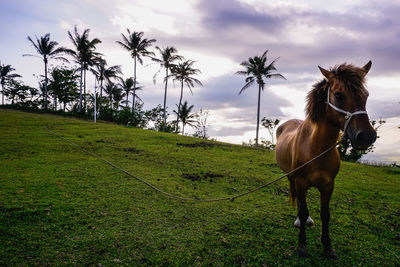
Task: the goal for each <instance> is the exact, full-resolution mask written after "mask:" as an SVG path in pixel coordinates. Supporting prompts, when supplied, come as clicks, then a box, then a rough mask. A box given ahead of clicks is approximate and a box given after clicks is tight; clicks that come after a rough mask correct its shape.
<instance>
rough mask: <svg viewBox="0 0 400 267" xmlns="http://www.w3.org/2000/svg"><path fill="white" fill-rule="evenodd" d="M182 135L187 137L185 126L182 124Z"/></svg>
mask: <svg viewBox="0 0 400 267" xmlns="http://www.w3.org/2000/svg"><path fill="white" fill-rule="evenodd" d="M182 135H185V124H184V123H183V122H182Z"/></svg>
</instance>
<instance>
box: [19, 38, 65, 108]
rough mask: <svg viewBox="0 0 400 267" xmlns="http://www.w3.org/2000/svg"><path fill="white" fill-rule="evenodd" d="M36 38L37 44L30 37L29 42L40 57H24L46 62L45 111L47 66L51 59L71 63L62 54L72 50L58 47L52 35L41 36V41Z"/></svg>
mask: <svg viewBox="0 0 400 267" xmlns="http://www.w3.org/2000/svg"><path fill="white" fill-rule="evenodd" d="M35 37H36V42H34V41H33V40H32V38H31V37H30V36H28V40H29V41H30V42H31V43H32V45H33V47H34V48H35V49H36V52H37V53H38V54H39V56H38V55H31V54H25V55H23V56H32V57H38V58H41V59H42V60H43V62H44V109H45V110H46V109H47V64H48V62H49V60H50V59H57V60H62V61H64V62H69V61H68V60H67V59H66V58H64V57H62V56H61V54H65V53H67V54H68V53H71V52H72V50H70V49H67V48H64V47H58V48H56V47H57V45H58V43H57V42H56V41H50V33H47V34H45V35H44V36H41V37H40V39H39V38H38V37H37V36H35Z"/></svg>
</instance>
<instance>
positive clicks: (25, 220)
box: [0, 110, 400, 266]
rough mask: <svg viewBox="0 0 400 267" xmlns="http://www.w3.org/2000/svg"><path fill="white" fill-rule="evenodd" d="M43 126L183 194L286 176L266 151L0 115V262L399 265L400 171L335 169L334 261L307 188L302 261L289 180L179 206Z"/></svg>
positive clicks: (211, 193) (315, 198) (207, 193)
mask: <svg viewBox="0 0 400 267" xmlns="http://www.w3.org/2000/svg"><path fill="white" fill-rule="evenodd" d="M44 126H48V127H49V128H50V129H51V130H52V131H54V132H56V133H58V134H60V135H62V136H64V137H65V138H68V139H69V140H71V141H73V142H75V143H77V144H79V145H80V146H82V147H84V148H86V149H87V150H89V151H92V152H94V153H96V154H98V155H100V156H102V157H104V158H105V159H107V160H109V161H111V162H113V163H115V164H117V165H118V166H121V167H123V168H124V169H126V170H127V171H129V172H131V173H133V174H135V175H137V176H139V177H141V178H143V179H145V180H146V181H149V182H151V183H153V184H154V185H157V186H159V187H161V188H162V189H164V190H165V191H168V192H171V193H174V194H177V195H180V196H184V197H193V198H217V197H224V196H229V195H234V194H237V193H240V192H244V191H246V190H249V189H252V188H254V187H256V186H258V185H261V184H264V183H266V182H268V181H271V180H272V179H274V178H275V177H277V176H279V175H281V174H282V172H281V171H280V170H279V168H278V167H277V166H276V164H275V161H274V155H273V152H269V151H266V150H263V149H255V148H249V147H242V146H236V145H228V144H223V143H216V142H213V143H206V144H204V143H203V144H197V145H194V144H195V143H199V142H202V141H201V140H199V139H194V138H190V137H182V136H178V135H172V134H165V133H159V132H154V131H146V130H141V129H133V128H126V127H123V126H118V125H114V124H109V123H96V124H94V123H92V122H87V121H84V120H77V119H71V118H65V117H58V116H52V115H38V114H30V113H23V112H17V111H10V110H0V265H19V266H24V265H73V264H78V265H97V266H111V265H161V266H209V265H211V266H234V265H237V266H239V265H247V266H263V265H265V266H290V265H321V266H330V265H337V266H358V265H360V266H399V265H400V169H399V168H391V167H373V166H365V165H359V164H353V163H344V162H343V163H342V166H341V170H340V172H339V174H338V176H337V178H336V185H335V191H334V195H333V198H332V201H331V227H330V229H331V238H332V244H333V247H334V248H335V249H336V252H337V253H338V256H339V259H338V260H337V261H332V260H327V259H324V258H323V257H322V247H321V244H320V241H319V236H320V226H321V221H320V219H319V193H318V192H317V190H316V189H312V190H310V191H309V194H308V203H309V208H310V214H311V216H312V217H313V219H314V220H315V224H316V226H315V228H312V229H308V230H307V238H308V250H309V253H310V254H311V258H309V259H299V258H297V256H296V255H295V248H296V244H297V234H298V230H296V229H295V228H293V222H294V219H295V216H294V215H295V214H296V211H295V210H294V209H293V208H292V207H291V206H290V204H289V197H288V181H287V179H284V180H281V181H279V182H278V183H276V184H274V185H272V186H271V187H269V188H266V189H263V190H261V191H258V192H256V193H254V194H251V195H248V196H246V197H243V198H239V199H237V200H235V201H234V202H230V201H223V202H216V203H198V202H184V201H178V200H175V199H171V198H168V197H166V196H164V195H161V194H160V193H158V192H155V191H153V190H152V189H150V188H148V187H146V186H145V185H144V184H142V183H140V182H138V181H137V180H134V179H132V178H130V177H129V176H127V175H125V174H124V173H122V172H120V171H118V170H116V169H113V168H111V167H110V166H109V165H106V164H104V162H102V161H100V160H99V159H97V158H94V157H92V156H89V155H87V154H85V153H83V152H82V151H80V150H78V149H76V148H74V147H73V146H71V145H70V144H68V143H66V142H64V141H63V140H61V139H60V138H58V137H56V136H54V135H52V134H50V133H49V132H48V131H47V130H46V129H45V127H44ZM187 144H189V145H187Z"/></svg>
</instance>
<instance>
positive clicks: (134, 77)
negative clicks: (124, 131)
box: [132, 57, 136, 116]
mask: <svg viewBox="0 0 400 267" xmlns="http://www.w3.org/2000/svg"><path fill="white" fill-rule="evenodd" d="M133 63H134V64H133V99H132V116H134V115H135V97H136V57H135V58H134V60H133Z"/></svg>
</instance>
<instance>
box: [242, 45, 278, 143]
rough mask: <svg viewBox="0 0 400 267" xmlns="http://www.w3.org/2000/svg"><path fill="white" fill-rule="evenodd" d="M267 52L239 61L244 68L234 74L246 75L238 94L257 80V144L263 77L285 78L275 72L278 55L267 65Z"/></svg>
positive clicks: (263, 84)
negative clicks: (244, 82)
mask: <svg viewBox="0 0 400 267" xmlns="http://www.w3.org/2000/svg"><path fill="white" fill-rule="evenodd" d="M267 53H268V50H266V51H265V52H264V53H263V54H262V56H261V57H259V56H255V57H250V58H249V59H248V60H247V61H243V62H242V63H240V65H241V66H243V67H244V68H245V70H241V71H237V72H236V74H239V75H245V76H247V77H246V80H245V81H246V84H245V85H244V86H243V87H242V89H241V90H240V92H239V95H240V94H241V93H242V92H243V91H244V90H246V89H247V88H249V87H250V86H251V85H252V84H254V82H257V84H258V104H257V130H256V145H258V130H259V126H260V97H261V91H263V90H264V86H265V81H264V79H271V78H279V79H284V80H286V78H285V77H284V76H283V75H282V74H279V73H276V71H277V69H276V67H275V62H276V61H277V60H278V59H279V57H278V58H276V59H275V60H273V61H272V62H271V63H270V64H268V65H267Z"/></svg>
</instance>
